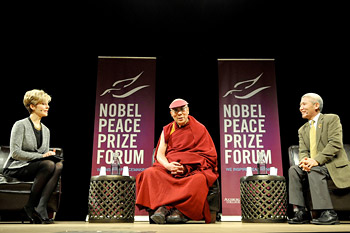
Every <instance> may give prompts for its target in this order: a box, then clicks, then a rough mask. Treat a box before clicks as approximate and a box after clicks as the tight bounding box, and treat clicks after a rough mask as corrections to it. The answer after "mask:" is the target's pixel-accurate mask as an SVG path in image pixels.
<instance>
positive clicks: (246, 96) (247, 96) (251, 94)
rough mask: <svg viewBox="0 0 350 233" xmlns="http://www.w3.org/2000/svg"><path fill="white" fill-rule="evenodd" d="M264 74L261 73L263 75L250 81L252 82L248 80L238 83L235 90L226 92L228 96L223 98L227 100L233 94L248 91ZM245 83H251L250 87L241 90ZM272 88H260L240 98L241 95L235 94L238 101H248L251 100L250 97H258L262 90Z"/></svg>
mask: <svg viewBox="0 0 350 233" xmlns="http://www.w3.org/2000/svg"><path fill="white" fill-rule="evenodd" d="M263 74H264V73H261V74H260V75H259V76H258V77H256V78H255V79H250V80H246V81H242V82H238V83H236V84H235V85H234V86H233V87H234V89H232V90H229V91H228V92H226V94H225V95H224V96H223V98H225V97H226V96H228V95H230V94H232V93H233V92H241V91H243V90H246V89H248V88H250V87H252V86H253V85H254V84H255V83H256V82H257V81H258V80H259V79H260V77H261V76H262V75H263ZM244 83H251V84H250V85H248V86H245V87H244V88H239V86H240V85H242V84H244ZM270 87H271V86H266V87H260V88H258V89H255V90H253V91H251V92H249V93H248V94H246V95H243V96H240V95H236V94H235V95H234V97H235V98H237V99H248V98H250V97H252V96H254V95H256V94H257V93H259V92H261V91H262V90H264V89H267V88H270ZM236 88H238V89H236Z"/></svg>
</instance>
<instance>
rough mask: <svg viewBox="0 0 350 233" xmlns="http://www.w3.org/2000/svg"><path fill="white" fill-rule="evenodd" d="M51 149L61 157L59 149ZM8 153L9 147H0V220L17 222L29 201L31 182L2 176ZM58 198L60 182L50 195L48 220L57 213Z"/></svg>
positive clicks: (61, 151)
mask: <svg viewBox="0 0 350 233" xmlns="http://www.w3.org/2000/svg"><path fill="white" fill-rule="evenodd" d="M51 149H56V154H58V155H63V150H62V149H61V148H51ZM9 153H10V147H8V146H0V220H19V217H22V216H21V215H19V213H22V214H24V212H23V207H24V206H25V204H26V203H27V201H28V199H29V194H30V191H31V187H32V184H33V181H20V180H17V179H15V178H11V177H7V176H4V175H3V174H2V172H3V166H4V164H5V162H6V160H7V158H8V156H9ZM60 196H61V182H60V180H59V182H58V185H57V188H56V190H55V191H54V192H53V193H52V195H51V198H50V200H49V203H48V214H49V217H50V218H54V217H55V214H56V212H57V211H58V207H59V203H60ZM22 221H23V219H22Z"/></svg>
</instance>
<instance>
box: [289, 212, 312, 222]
mask: <svg viewBox="0 0 350 233" xmlns="http://www.w3.org/2000/svg"><path fill="white" fill-rule="evenodd" d="M310 219H311V218H310V214H309V212H307V211H305V210H298V211H297V212H295V214H294V218H292V219H289V220H288V223H289V224H307V223H309V222H310Z"/></svg>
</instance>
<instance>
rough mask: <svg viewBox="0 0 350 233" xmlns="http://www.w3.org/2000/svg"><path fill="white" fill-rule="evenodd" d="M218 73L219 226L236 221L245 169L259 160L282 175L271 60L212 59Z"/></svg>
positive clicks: (239, 218)
mask: <svg viewBox="0 0 350 233" xmlns="http://www.w3.org/2000/svg"><path fill="white" fill-rule="evenodd" d="M218 72H219V109H220V110H219V111H220V149H221V150H220V151H221V155H220V156H221V182H222V185H221V187H222V191H221V193H222V221H240V220H241V206H240V178H241V177H242V176H245V175H246V171H247V167H251V168H252V171H253V174H257V169H256V168H257V166H256V164H257V162H258V156H259V155H261V154H262V155H263V156H265V161H266V163H267V165H266V167H267V172H268V173H269V170H270V167H276V168H277V169H278V174H279V175H283V171H282V156H281V144H280V132H279V118H278V106H277V92H276V80H275V68H274V59H218Z"/></svg>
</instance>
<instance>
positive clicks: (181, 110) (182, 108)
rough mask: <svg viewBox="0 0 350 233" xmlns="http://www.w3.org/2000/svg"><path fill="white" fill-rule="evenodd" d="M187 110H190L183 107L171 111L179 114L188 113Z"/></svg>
mask: <svg viewBox="0 0 350 233" xmlns="http://www.w3.org/2000/svg"><path fill="white" fill-rule="evenodd" d="M187 108H188V107H187V106H183V107H179V108H173V109H171V111H172V112H173V113H175V114H179V112H184V111H186V109H187Z"/></svg>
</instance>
